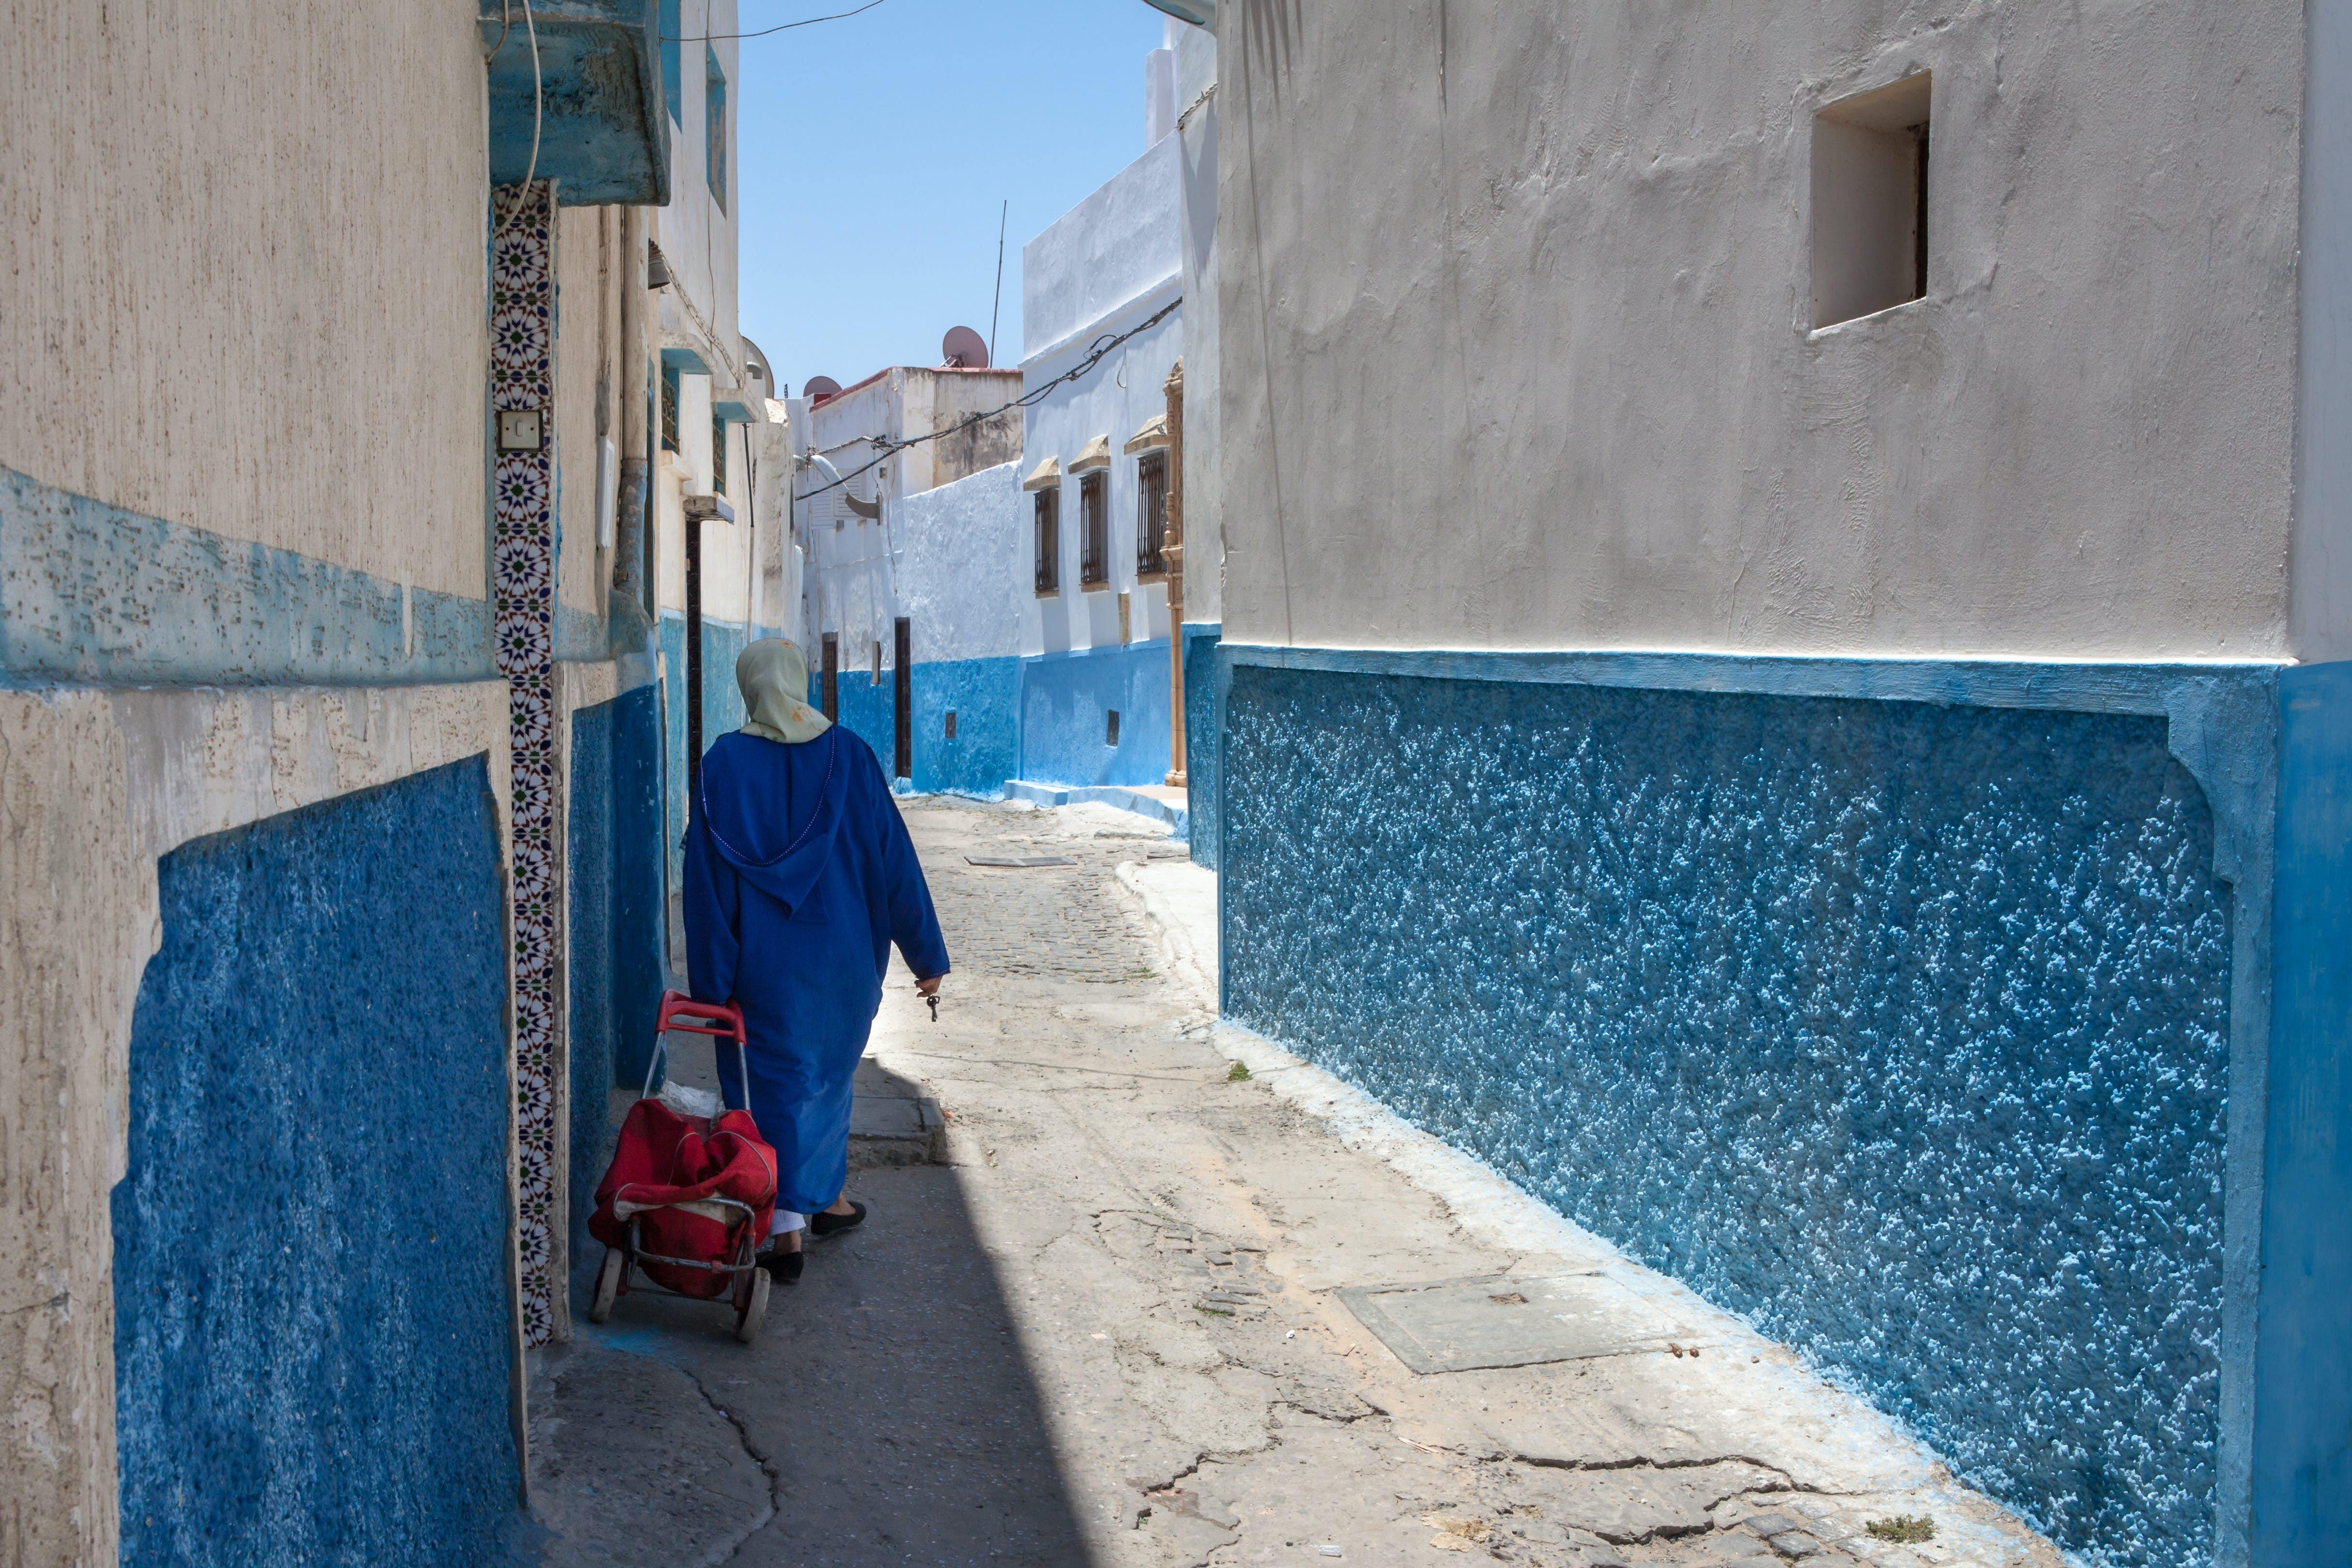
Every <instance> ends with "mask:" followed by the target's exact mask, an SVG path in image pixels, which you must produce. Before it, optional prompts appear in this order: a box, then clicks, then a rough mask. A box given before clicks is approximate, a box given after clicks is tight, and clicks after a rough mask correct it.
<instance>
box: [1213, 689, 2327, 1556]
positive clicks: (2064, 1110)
mask: <svg viewBox="0 0 2352 1568" xmlns="http://www.w3.org/2000/svg"><path fill="white" fill-rule="evenodd" d="M1720 677H1721V672H1720V671H1719V670H1710V671H1708V672H1703V673H1701V674H1696V675H1694V676H1692V677H1691V678H1690V679H1687V680H1685V681H1682V682H1679V683H1678V684H1681V685H1683V686H1685V688H1687V687H1694V686H1696V687H1704V686H1706V685H1707V684H1709V683H1710V682H1712V681H1714V680H1716V679H1720ZM2254 739H2255V740H2256V741H2259V737H2254ZM1223 768H1224V775H1223V805H1224V816H1223V822H1222V824H1221V825H1220V826H1221V827H1222V837H1221V847H1222V864H1223V921H1224V926H1225V929H1224V945H1223V984H1224V987H1225V992H1226V995H1225V1004H1226V1008H1227V1011H1228V1013H1229V1015H1230V1016H1232V1017H1233V1018H1234V1020H1235V1021H1237V1022H1239V1023H1242V1024H1244V1025H1246V1026H1251V1027H1254V1028H1257V1029H1260V1030H1263V1031H1264V1032H1265V1033H1267V1034H1268V1035H1270V1036H1273V1037H1276V1038H1277V1039H1280V1040H1282V1041H1284V1042H1285V1043H1286V1044H1287V1045H1289V1046H1290V1047H1292V1048H1294V1049H1296V1050H1297V1051H1299V1052H1300V1053H1301V1054H1302V1055H1304V1056H1305V1057H1307V1058H1309V1059H1311V1060H1313V1061H1316V1062H1318V1064H1320V1065H1322V1066H1325V1067H1327V1068H1330V1069H1332V1070H1333V1071H1335V1072H1337V1073H1339V1075H1341V1076H1342V1077H1344V1078H1346V1079H1349V1081H1351V1082H1353V1083H1356V1084H1358V1085H1360V1086H1361V1087H1362V1088H1364V1089H1367V1090H1368V1091H1370V1092H1371V1093H1373V1094H1375V1095H1376V1096H1378V1097H1379V1098H1381V1100H1384V1101H1386V1102H1387V1103H1388V1104H1390V1105H1391V1106H1392V1107H1395V1108H1396V1109H1397V1110H1400V1111H1401V1112H1402V1113H1403V1114H1404V1115H1406V1116H1407V1117H1408V1118H1410V1119H1411V1120H1412V1121H1416V1122H1417V1123H1419V1124H1420V1125H1422V1126H1423V1127H1425V1128H1428V1129H1429V1130H1431V1131H1435V1132H1437V1133H1439V1134H1440V1135H1442V1136H1444V1137H1445V1138H1447V1139H1448V1140H1450V1141H1452V1142H1454V1143H1456V1144H1458V1145H1459V1146H1461V1147H1463V1148H1465V1149H1467V1150H1469V1151H1471V1152H1475V1153H1476V1154H1478V1155H1480V1156H1481V1157H1483V1158H1485V1159H1486V1160H1487V1161H1488V1162H1490V1163H1493V1164H1494V1165H1495V1166H1496V1168H1497V1169H1499V1170H1500V1171H1502V1172H1503V1173H1506V1174H1507V1175H1508V1176H1510V1177H1511V1178H1512V1179H1513V1180H1515V1181H1517V1182H1518V1183H1520V1184H1523V1185H1525V1186H1526V1187H1527V1188H1528V1190H1530V1191H1532V1192H1534V1193H1536V1194H1538V1195H1540V1196H1542V1197H1543V1198H1545V1199H1546V1200H1547V1201H1549V1202H1550V1203H1552V1204H1553V1205H1556V1206H1558V1207H1559V1209H1560V1210H1561V1211H1562V1212H1563V1213H1565V1214H1567V1215H1570V1216H1571V1217H1573V1218H1574V1219H1576V1220H1577V1221H1579V1222H1580V1223H1581V1224H1583V1225H1586V1226H1589V1227H1591V1228H1592V1229H1593V1230H1595V1231H1597V1232H1599V1233H1600V1234H1601V1235H1603V1236H1605V1237H1609V1238H1610V1239H1612V1241H1614V1242H1616V1243H1618V1244H1619V1245H1621V1246H1622V1247H1624V1248H1625V1249H1626V1250H1627V1251H1628V1252H1630V1253H1631V1254H1633V1256H1634V1257H1636V1258H1640V1259H1641V1260H1643V1262H1645V1263H1648V1264H1651V1265H1653V1266H1654V1267H1656V1268H1661V1269H1664V1270H1666V1271H1668V1272H1671V1273H1673V1274H1675V1275H1676V1276H1679V1277H1680V1278H1682V1279H1685V1280H1687V1281H1688V1282H1690V1283H1691V1284H1692V1285H1693V1286H1694V1287H1696V1289H1699V1290H1701V1291H1702V1292H1704V1293H1706V1295H1708V1296H1709V1297H1710V1298H1712V1299H1713V1300H1717V1301H1718V1302H1720V1303H1722V1304H1723V1305H1725V1306H1727V1307H1729V1308H1731V1309H1733V1310H1738V1311H1740V1312H1742V1313H1744V1314H1747V1315H1748V1316H1750V1317H1751V1318H1752V1319H1753V1320H1754V1321H1756V1322H1757V1323H1758V1324H1759V1326H1760V1327H1762V1328H1763V1329H1764V1330H1766V1331H1769V1332H1770V1333H1772V1334H1774V1335H1776V1336H1778V1337H1780V1338H1783V1339H1785V1340H1787V1341H1789V1342H1793V1343H1795V1344H1797V1345H1799V1346H1801V1347H1802V1348H1803V1349H1805V1350H1806V1351H1808V1352H1811V1353H1812V1354H1813V1355H1815V1356H1817V1357H1818V1358H1819V1359H1820V1360H1821V1361H1822V1363H1825V1364H1827V1365H1828V1366H1830V1367H1831V1368H1833V1369H1835V1370H1836V1371H1837V1372H1838V1373H1841V1374H1842V1375H1843V1376H1844V1377H1845V1378H1847V1379H1849V1380H1851V1382H1852V1383H1853V1384H1854V1385H1856V1386H1857V1387H1859V1388H1860V1389H1861V1390H1863V1391H1864V1392H1865V1393H1866V1394H1868V1395H1869V1396H1870V1397H1871V1398H1873V1399H1874V1401H1876V1402H1877V1403H1878V1404H1879V1405H1881V1406H1882V1407H1884V1408H1885V1409H1887V1410H1888V1411H1890V1412H1892V1413H1894V1414H1895V1415H1898V1416H1901V1417H1903V1418H1904V1419H1906V1420H1907V1421H1908V1422H1910V1423H1912V1424H1913V1425H1914V1426H1916V1428H1917V1429H1918V1430H1919V1431H1920V1432H1921V1433H1922V1434H1923V1436H1926V1437H1927V1439H1928V1441H1930V1442H1931V1443H1932V1444H1934V1445H1935V1446H1936V1447H1937V1448H1938V1449H1939V1450H1941V1451H1942V1452H1943V1453H1944V1454H1945V1455H1947V1456H1948V1458H1951V1460H1952V1461H1953V1462H1954V1464H1955V1465H1956V1467H1957V1468H1959V1469H1960V1470H1961V1471H1962V1472H1963V1473H1964V1474H1965V1475H1967V1476H1968V1477H1969V1479H1972V1480H1973V1481H1975V1482H1977V1483H1979V1484H1980V1485H1982V1486H1984V1487H1985V1488H1987V1489H1989V1490H1990V1491H1991V1492H1992V1493H1993V1494H1994V1495H1996V1496H1998V1497H2000V1498H2002V1499H2003V1500H2007V1501H2009V1502H2010V1503H2011V1504H2012V1505H2014V1506H2016V1507H2017V1508H2019V1509H2020V1510H2021V1512H2023V1513H2024V1514H2025V1515H2027V1516H2028V1517H2029V1518H2031V1519H2032V1520H2033V1521H2035V1522H2037V1523H2038V1524H2039V1525H2041V1526H2042V1527H2043V1528H2044V1529H2046V1530H2048V1531H2050V1532H2051V1534H2052V1535H2053V1538H2055V1539H2056V1540H2057V1541H2058V1542H2060V1543H2061V1544H2063V1545H2064V1546H2066V1547H2068V1548H2069V1549H2071V1550H2074V1551H2078V1552H2083V1553H2084V1555H2085V1557H2086V1558H2087V1559H2089V1560H2090V1561H2092V1562H2095V1563H2112V1564H2162V1565H2168V1568H2169V1565H2179V1564H2193V1563H2204V1562H2206V1561H2208V1558H2209V1554H2210V1552H2211V1550H2212V1542H2213V1533H2214V1511H2215V1501H2216V1474H2217V1468H2216V1467H2217V1443H2218V1437H2219V1430H2220V1415H2219V1408H2220V1388H2221V1372H2220V1368H2221V1338H2222V1312H2223V1305H2222V1303H2223V1296H2224V1292H2223V1279H2222V1276H2223V1267H2224V1236H2223V1199H2224V1192H2223V1173H2224V1164H2225V1148H2224V1124H2223V1123H2224V1099H2225V1090H2226V1089H2227V1087H2228V1084H2229V1074H2230V1069H2231V1024H2232V1015H2231V1005H2232V993H2231V984H2232V962H2233V960H2232V944H2233V924H2232V922H2233V914H2232V902H2231V887H2230V885H2229V884H2227V883H2225V882H2224V881H2222V880H2221V879H2220V878H2219V877H2217V876H2216V874H2215V871H2214V859H2215V823H2214V816H2213V813H2212V811H2211V810H2210V809H2209V803H2208V800H2207V798H2206V795H2205V793H2204V791H2203V789H2202V788H2200V784H2199V783H2198V781H2197V780H2196V779H2194V778H2192V777H2191V776H2190V774H2189V773H2188V771H2187V770H2186V769H2185V768H2184V767H2183V766H2182V765H2181V763H2179V762H2178V761H2176V760H2175V758H2174V757H2173V755H2172V754H2171V753H2170V752H2169V751H2168V736H2167V724H2166V720H2165V719H2164V718H2163V717H2162V716H2161V714H2160V713H2159V714H2158V715H2154V716H2151V715H2147V714H2142V713H2127V712H2079V711H2053V710H2046V709H2033V708H1985V707H1969V706H1957V705H1941V704H1937V703H1929V702H1915V701H1893V700H1842V699H1836V698H1827V697H1796V696H1783V695H1757V694H1746V695H1743V694H1737V693H1725V692H1716V691H1707V690H1704V689H1638V688H1627V687H1615V688H1612V687H1603V686H1594V685H1580V684H1565V683H1559V684H1554V683H1537V682H1521V681H1511V680H1500V679H1477V680H1467V679H1425V678H1410V677H1403V676H1397V675H1388V674H1370V673H1357V672H1350V671H1346V670H1338V669H1315V668H1274V667H1264V666H1259V665H1255V664H1251V663H1248V662H1242V661H1237V662H1236V664H1235V665H1234V668H1233V669H1232V670H1231V684H1230V689H1229V693H1228V699H1227V707H1226V711H1225V734H1224V741H1223ZM2328 809H2329V810H2332V811H2336V812H2337V814H2338V815H2341V808H2340V806H2330V807H2329V808H2328ZM2328 820H2329V821H2331V822H2332V821H2333V820H2334V818H2332V817H2331V818H2328ZM2330 831H2332V829H2330ZM1195 833H1196V842H1197V835H1198V829H1197V828H1196V829H1195ZM2339 845H2340V841H2339ZM2337 854H2338V858H2341V851H2340V847H2339V849H2338V851H2337ZM2343 886H2344V884H2343V883H2342V882H2341V881H2339V882H2337V883H2336V889H2337V890H2336V891H2335V892H2333V893H2331V894H2329V895H2328V896H2329V897H2331V898H2334V899H2336V900H2338V901H2339V902H2340V901H2341V900H2342V898H2343V895H2342V893H2341V891H2340V889H2341V888H2342V887H2343ZM2338 973H2340V964H2339V967H2338ZM2329 984H2331V985H2332V986H2333V987H2334V989H2333V990H2331V991H2329V992H2328V993H2327V994H2328V996H2329V998H2330V1001H2329V1002H2328V1004H2327V1005H2330V1006H2339V1005H2340V997H2339V995H2338V994H2339V993H2340V992H2341V991H2342V989H2343V986H2342V983H2341V982H2340V980H2337V981H2333V982H2330V983H2329ZM2332 1039H2333V1043H2332V1045H2331V1047H2330V1052H2331V1053H2332V1054H2331V1055H2329V1057H2328V1060H2329V1061H2330V1062H2333V1061H2336V1060H2340V1058H2341V1054H2342V1041H2343V1039H2344V1035H2343V1033H2341V1032H2340V1031H2339V1032H2338V1033H2336V1035H2335V1036H2334V1037H2332ZM2337 1070H2338V1069H2337V1068H2335V1067H2333V1066H2327V1067H2325V1068H2317V1067H2315V1074H2316V1077H2315V1081H2316V1080H2317V1078H2318V1077H2325V1078H2326V1082H2327V1083H2329V1084H2335V1083H2336V1079H2335V1078H2333V1077H2327V1076H2326V1075H2328V1074H2332V1073H2335V1072H2336V1071H2337ZM2339 1103H2340V1102H2339ZM2338 1120H2340V1117H2339V1118H2338ZM2330 1168H2332V1167H2330ZM2274 1179H2275V1178H2274ZM2334 1190H2335V1192H2336V1194H2337V1199H2336V1212H2338V1213H2340V1208H2341V1204H2340V1199H2341V1194H2342V1191H2343V1190H2344V1189H2343V1187H2342V1186H2341V1185H2340V1184H2338V1185H2336V1187H2335V1188H2334ZM2343 1256H2344V1248H2343V1247H2342V1246H2341V1245H2340V1232H2339V1244H2338V1245H2337V1246H2336V1248H2335V1254H2334V1259H2333V1260H2332V1261H2331V1262H2330V1263H2328V1264H2327V1265H2326V1268H2325V1269H2323V1270H2322V1273H2323V1274H2324V1275H2325V1281H2324V1282H2316V1281H2319V1280H2320V1277H2319V1276H2316V1275H2315V1276H2314V1279H2315V1286H2314V1287H2313V1288H2314V1289H2319V1288H2327V1287H2332V1285H2333V1283H2334V1282H2335V1281H2336V1277H2337V1276H2339V1275H2340V1274H2341V1273H2342V1270H2343V1268H2344V1267H2345V1265H2344V1264H2343V1263H2342V1261H2341V1260H2342V1258H2343ZM2330 1270H2332V1272H2329V1271H2330ZM2337 1300H2338V1302H2339V1303H2340V1301H2341V1300H2343V1298H2342V1297H2341V1296H2340V1295H2339V1296H2338V1297H2337ZM2343 1320H2344V1314H2343V1311H2342V1310H2341V1308H2340V1306H2339V1307H2337V1308H2336V1309H2335V1310H2334V1315H2333V1316H2332V1318H2329V1319H2328V1320H2327V1321H2331V1322H2333V1323H2335V1324H2336V1327H2337V1330H2338V1336H2339V1337H2338V1340H2337V1342H2336V1349H2335V1350H2333V1351H2331V1352H2329V1353H2328V1356H2327V1358H2326V1360H2327V1364H2328V1365H2329V1367H2330V1368H2331V1369H2335V1368H2340V1366H2341V1365H2342V1363H2343V1358H2344V1352H2343V1351H2342V1349H2341V1345H2342V1339H2341V1327H2342V1324H2343ZM2289 1375H2292V1374H2289ZM2330 1375H2335V1373H2334V1372H2333V1371H2331V1373H2330ZM2339 1408H2340V1407H2339ZM2342 1452H2343V1450H2342V1447H2341V1445H2340V1438H2339V1441H2338V1446H2337V1447H2336V1448H2335V1449H2334V1453H2335V1455H2336V1458H2335V1460H2334V1461H2333V1462H2334V1463H2336V1464H2339V1465H2340V1464H2341V1462H2342V1460H2341V1455H2342ZM2339 1495H2340V1491H2339ZM2344 1539H2345V1537H2344V1536H2343V1535H2342V1534H2341V1533H2339V1534H2338V1535H2337V1536H2336V1538H2335V1539H2334V1542H2332V1544H2333V1545H2334V1546H2336V1547H2337V1548H2340V1546H2341V1544H2342V1542H2343V1540H2344ZM2308 1560H2309V1561H2313V1562H2316V1561H2317V1559H2315V1558H2313V1559H2308ZM2265 1561H2267V1560H2265ZM2278 1561H2281V1562H2284V1561H2286V1559H2284V1558H2282V1559H2279V1560H2278ZM2294 1561H2296V1562H2298V1563H2299V1562H2303V1561H2305V1559H2303V1558H2297V1559H2295V1560H2294Z"/></svg>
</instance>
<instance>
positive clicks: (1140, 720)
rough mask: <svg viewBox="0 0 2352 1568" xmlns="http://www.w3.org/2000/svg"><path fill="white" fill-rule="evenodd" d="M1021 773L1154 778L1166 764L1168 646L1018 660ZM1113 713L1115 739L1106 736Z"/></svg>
mask: <svg viewBox="0 0 2352 1568" xmlns="http://www.w3.org/2000/svg"><path fill="white" fill-rule="evenodd" d="M1022 665H1023V668H1022V672H1021V777H1023V778H1024V779H1027V780H1030V781H1031V782H1033V783H1036V784H1164V783H1166V782H1167V778H1168V766H1169V745H1168V710H1169V673H1168V645H1167V644H1166V643H1165V642H1149V643H1134V644H1130V645H1129V646H1127V647H1104V648H1089V649H1087V650H1086V651H1084V652H1079V653H1051V654H1045V655H1044V656H1043V657H1040V658H1027V659H1024V660H1023V661H1022ZM1113 710H1117V711H1118V720H1119V722H1118V745H1116V746H1113V745H1110V744H1108V743H1107V740H1106V737H1107V735H1108V716H1109V714H1110V713H1111V712H1112V711H1113Z"/></svg>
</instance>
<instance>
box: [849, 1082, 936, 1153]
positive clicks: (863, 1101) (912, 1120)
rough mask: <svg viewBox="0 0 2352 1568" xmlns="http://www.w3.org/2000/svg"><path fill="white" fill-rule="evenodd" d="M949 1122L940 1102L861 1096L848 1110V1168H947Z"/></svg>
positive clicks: (924, 1099)
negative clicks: (944, 1166)
mask: <svg viewBox="0 0 2352 1568" xmlns="http://www.w3.org/2000/svg"><path fill="white" fill-rule="evenodd" d="M947 1157H948V1122H947V1118H946V1116H944V1115H943V1114H941V1112H940V1102H939V1101H938V1100H930V1099H926V1098H921V1097H916V1098H912V1099H906V1098H900V1097H898V1096H882V1095H871V1096H869V1095H865V1094H860V1095H858V1096H857V1097H856V1099H855V1100H852V1101H851V1102H850V1108H849V1168H850V1169H851V1170H853V1171H860V1170H871V1169H874V1168H876V1167H877V1166H883V1165H929V1164H944V1163H947Z"/></svg>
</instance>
